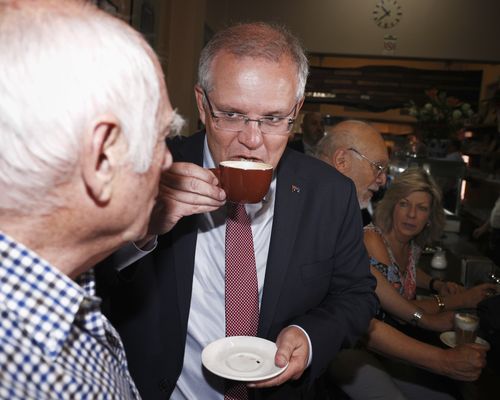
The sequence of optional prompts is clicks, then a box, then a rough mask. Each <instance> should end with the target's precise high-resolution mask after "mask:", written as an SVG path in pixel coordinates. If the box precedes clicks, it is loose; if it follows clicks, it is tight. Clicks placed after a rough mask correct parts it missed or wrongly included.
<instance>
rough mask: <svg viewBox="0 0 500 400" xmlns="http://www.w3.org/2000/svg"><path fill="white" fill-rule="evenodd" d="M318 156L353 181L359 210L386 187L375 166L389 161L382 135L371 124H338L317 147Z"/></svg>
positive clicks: (354, 122) (384, 177) (353, 122)
mask: <svg viewBox="0 0 500 400" xmlns="http://www.w3.org/2000/svg"><path fill="white" fill-rule="evenodd" d="M317 157H318V158H320V159H322V160H323V161H325V162H327V163H328V164H330V165H331V166H333V167H335V168H336V169H337V170H338V171H339V172H341V173H342V174H344V175H345V176H347V177H349V178H350V179H352V180H353V182H354V184H355V185H356V191H357V194H358V200H359V203H360V206H361V207H366V206H367V204H368V202H369V200H370V199H371V197H372V195H373V193H374V192H376V191H377V190H378V189H379V188H380V186H382V185H383V184H385V180H386V175H385V173H379V171H378V170H377V167H376V166H382V167H386V166H387V164H388V162H389V157H388V154H387V148H386V146H385V143H384V139H383V138H382V135H380V133H379V132H378V131H377V130H376V129H375V128H374V127H373V126H371V125H369V124H367V123H365V122H362V121H355V120H348V121H343V122H340V123H339V124H337V125H335V127H334V128H333V129H332V130H331V131H330V132H329V133H328V134H327V135H326V136H325V137H324V138H323V139H321V140H320V142H319V143H318V145H317Z"/></svg>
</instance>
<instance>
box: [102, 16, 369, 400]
mask: <svg viewBox="0 0 500 400" xmlns="http://www.w3.org/2000/svg"><path fill="white" fill-rule="evenodd" d="M307 71H308V66H307V59H306V57H305V54H304V52H303V49H302V48H301V47H300V45H299V44H298V42H297V40H296V38H294V37H293V36H292V35H290V34H289V33H288V32H287V31H286V30H284V29H282V28H279V27H273V26H270V25H267V24H264V23H251V24H241V25H235V26H232V27H229V28H227V29H225V30H223V31H220V32H218V33H217V34H216V35H215V36H214V37H213V38H212V39H211V40H210V42H209V43H208V44H207V46H206V47H205V48H204V49H203V51H202V54H201V57H200V65H199V81H198V85H197V86H196V88H195V95H196V100H197V104H198V109H199V112H200V118H201V120H202V122H203V123H204V124H205V126H206V132H205V131H204V132H199V133H197V134H195V135H193V136H190V137H189V138H179V139H178V140H174V141H172V142H169V147H170V148H171V150H172V152H173V155H174V160H175V161H176V162H175V163H174V165H173V166H172V168H171V169H170V170H169V171H167V173H165V174H164V176H163V177H162V187H161V189H160V190H161V193H162V195H165V196H167V197H169V198H170V199H176V200H177V201H178V202H180V203H189V204H191V205H192V208H193V209H197V205H198V204H205V203H206V202H211V201H220V198H219V194H220V193H219V189H218V188H217V187H216V186H215V185H214V175H213V174H212V173H211V172H210V171H209V170H208V169H207V168H211V167H214V166H216V165H218V164H219V163H220V162H221V161H223V160H229V159H241V158H245V159H252V160H258V161H262V162H265V163H269V164H271V165H273V167H274V168H275V172H274V178H273V182H272V183H271V188H270V190H269V193H268V194H267V196H266V197H265V199H264V200H263V201H262V202H260V203H257V204H253V205H246V207H245V211H246V212H247V213H248V215H249V218H250V220H251V228H252V233H253V244H254V248H255V262H256V273H257V281H258V282H257V290H258V303H259V319H258V330H257V336H259V337H263V338H267V339H269V340H272V341H275V342H276V343H277V346H278V351H277V353H276V356H275V363H276V365H278V366H280V367H282V366H284V365H285V364H286V363H287V362H288V364H289V365H288V368H287V369H286V371H285V372H283V373H282V374H281V375H279V376H277V377H275V378H272V379H269V380H265V381H262V382H258V383H254V384H252V387H253V388H254V389H252V392H254V395H255V398H266V399H297V398H304V397H306V396H309V395H312V393H310V391H311V389H314V386H315V383H316V381H317V380H318V378H319V377H320V376H321V375H322V373H323V371H324V370H325V368H326V367H327V365H328V363H329V361H330V360H331V359H332V357H333V356H334V355H335V354H336V353H337V351H338V350H339V349H340V348H341V347H342V346H345V345H349V344H352V343H354V342H355V341H356V340H357V339H358V337H359V336H360V334H361V333H362V332H364V331H365V330H366V328H367V325H368V322H369V321H370V319H371V318H372V316H373V315H374V313H375V310H376V308H377V304H378V303H377V300H376V297H375V295H374V292H373V289H374V279H373V277H372V276H371V274H370V273H369V269H368V259H367V257H366V252H365V250H364V246H363V243H362V230H361V219H360V216H359V211H358V206H357V202H356V194H355V189H354V185H353V184H352V183H351V182H350V181H349V180H347V179H346V178H345V177H343V176H342V175H341V174H339V173H338V172H336V171H335V170H334V169H332V168H330V167H328V166H327V165H325V164H324V163H323V162H320V161H318V160H316V159H314V158H312V157H307V156H305V155H303V154H300V153H297V152H295V151H291V150H290V149H287V148H286V144H287V141H288V135H289V132H290V129H291V127H292V125H293V120H294V118H295V117H296V115H297V113H298V112H299V109H300V107H301V105H302V102H303V98H304V87H305V82H306V78H307ZM249 76H251V77H252V79H248V77H249ZM202 167H204V168H202ZM222 200H224V198H222ZM332 204H334V205H335V206H334V207H332ZM226 211H227V210H226V207H221V208H220V209H219V210H217V211H215V212H211V213H203V214H201V215H197V216H192V217H186V218H182V219H181V220H180V221H179V223H178V224H177V225H176V226H175V227H174V229H172V231H170V232H169V233H167V234H166V235H163V236H161V237H159V239H158V248H157V249H156V250H155V251H153V252H152V253H151V254H150V255H148V256H146V257H144V258H143V259H141V260H140V262H139V263H138V265H134V266H131V267H129V268H132V271H133V272H135V276H134V277H133V279H132V280H129V281H128V283H127V282H126V281H123V279H122V281H121V282H120V283H121V284H118V285H117V286H115V287H110V288H107V289H108V290H110V291H111V292H110V293H109V295H110V297H109V298H108V301H109V303H108V304H109V306H110V316H111V318H112V320H113V321H116V323H117V325H118V329H119V331H120V334H121V335H122V337H123V340H124V343H125V348H126V350H127V355H128V357H129V364H130V368H131V372H132V375H133V376H134V379H136V382H137V384H138V387H139V389H140V391H141V394H142V395H143V396H144V397H145V398H148V399H154V398H157V399H160V398H161V399H164V398H166V397H170V398H172V399H201V398H203V399H222V398H223V396H224V391H225V386H226V385H227V384H228V382H224V380H222V379H220V378H218V377H217V376H215V375H213V374H211V373H209V372H208V371H206V370H203V369H202V364H201V352H202V349H203V348H204V347H205V346H206V345H207V344H209V343H210V342H212V341H214V340H216V339H220V338H222V337H224V336H225V300H224V295H225V282H224V276H225V256H224V250H225V230H226V214H227V213H226ZM298 243H300V246H298V245H297V244H298ZM129 268H126V270H125V271H124V273H126V274H129V275H131V274H133V273H132V272H128V271H127V270H128V269H129ZM122 278H123V277H122ZM247 291H248V290H247ZM256 388H258V390H255V389H256Z"/></svg>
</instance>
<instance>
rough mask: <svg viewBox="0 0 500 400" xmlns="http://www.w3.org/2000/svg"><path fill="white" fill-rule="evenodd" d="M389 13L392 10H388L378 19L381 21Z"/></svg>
mask: <svg viewBox="0 0 500 400" xmlns="http://www.w3.org/2000/svg"><path fill="white" fill-rule="evenodd" d="M388 15H390V12H388V11H386V12H385V14H382V15H381V16H380V17H379V18H378V20H377V21H381V20H382V19H384V18H385V17H387V16H388Z"/></svg>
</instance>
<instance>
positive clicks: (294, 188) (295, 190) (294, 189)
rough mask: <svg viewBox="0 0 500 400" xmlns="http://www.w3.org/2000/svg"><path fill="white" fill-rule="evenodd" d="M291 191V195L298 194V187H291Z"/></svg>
mask: <svg viewBox="0 0 500 400" xmlns="http://www.w3.org/2000/svg"><path fill="white" fill-rule="evenodd" d="M291 189H292V193H300V187H298V186H296V185H292V187H291Z"/></svg>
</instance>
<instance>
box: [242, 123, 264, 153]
mask: <svg viewBox="0 0 500 400" xmlns="http://www.w3.org/2000/svg"><path fill="white" fill-rule="evenodd" d="M263 135H264V134H263V133H262V131H261V129H260V123H259V121H255V120H249V121H247V122H246V124H245V127H244V128H243V130H242V131H241V132H239V134H238V139H239V141H240V143H242V144H243V145H245V146H246V147H248V148H249V149H255V148H257V147H259V146H260V145H261V144H262V142H263Z"/></svg>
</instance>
